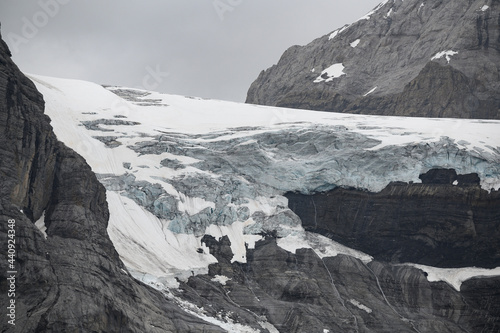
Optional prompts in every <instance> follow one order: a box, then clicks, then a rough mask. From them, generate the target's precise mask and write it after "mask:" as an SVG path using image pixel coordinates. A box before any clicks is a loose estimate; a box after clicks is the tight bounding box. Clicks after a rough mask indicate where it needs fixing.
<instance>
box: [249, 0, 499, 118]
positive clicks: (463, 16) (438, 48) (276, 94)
mask: <svg viewBox="0 0 500 333" xmlns="http://www.w3.org/2000/svg"><path fill="white" fill-rule="evenodd" d="M499 15H500V4H499V3H498V1H494V0H487V1H484V0H475V1H467V2H463V1H454V0H444V1H423V0H406V1H401V0H389V1H384V2H382V3H381V4H380V5H379V6H377V8H376V9H375V10H374V11H372V12H371V13H370V15H367V16H365V17H363V18H361V19H360V20H358V21H356V22H354V23H352V24H350V25H348V26H344V27H342V28H340V29H337V30H335V31H334V32H333V33H331V34H328V35H325V36H323V37H320V38H318V39H316V40H314V41H312V42H311V43H309V44H308V45H305V46H293V47H291V48H289V49H288V50H287V51H286V52H285V53H284V54H283V55H282V57H281V58H280V60H279V62H278V63H277V64H276V65H274V66H272V67H271V68H269V69H267V70H265V71H262V72H261V73H260V75H259V77H258V78H257V79H256V80H255V82H254V83H253V84H252V85H251V87H250V89H249V90H248V94H247V100H246V102H247V103H253V104H263V105H275V106H284V107H293V108H300V109H311V110H324V111H335V112H349V113H362V114H380V115H400V116H419V117H454V118H477V119H500V97H499V96H500V76H499V70H500V53H499V51H500V29H499V24H500V22H499V20H498V17H499ZM352 45H356V46H355V47H353V46H352ZM334 64H341V65H342V66H343V73H344V74H345V75H344V74H343V75H341V76H340V75H339V76H329V75H328V73H326V72H325V70H326V69H328V68H330V67H331V66H332V65H334Z"/></svg>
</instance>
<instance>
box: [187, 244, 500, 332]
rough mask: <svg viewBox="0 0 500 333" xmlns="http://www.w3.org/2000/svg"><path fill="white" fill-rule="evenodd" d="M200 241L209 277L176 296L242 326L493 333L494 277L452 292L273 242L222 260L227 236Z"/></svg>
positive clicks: (400, 272) (403, 272)
mask: <svg viewBox="0 0 500 333" xmlns="http://www.w3.org/2000/svg"><path fill="white" fill-rule="evenodd" d="M204 241H205V242H206V243H207V245H209V247H210V252H211V253H212V254H213V255H215V256H216V257H217V258H218V260H219V262H218V263H217V264H212V265H211V266H210V270H209V273H208V275H198V276H194V277H191V278H190V279H189V281H188V282H187V283H183V284H181V290H182V295H183V297H185V298H186V299H189V300H190V301H191V302H192V303H194V304H197V306H199V307H204V308H205V309H209V310H208V311H213V312H214V313H218V314H221V313H225V314H228V315H229V316H231V317H232V318H233V319H235V320H238V321H240V322H245V323H247V324H248V325H252V323H253V326H255V321H257V322H258V321H259V318H260V320H263V318H265V319H267V320H268V321H269V322H270V323H271V324H272V325H274V327H275V328H277V329H278V330H279V331H280V332H287V333H294V332H304V331H307V332H312V333H324V332H326V331H329V332H450V333H451V332H454V333H455V332H481V331H483V332H496V331H497V330H498V328H499V324H500V322H499V318H500V312H499V308H498V306H497V305H496V304H498V303H495V302H497V301H498V295H499V290H500V286H499V284H498V283H499V281H500V279H498V278H488V279H473V280H471V281H467V282H466V283H464V287H462V290H463V291H462V292H458V291H456V290H455V289H453V288H452V287H451V286H450V285H448V284H446V283H444V282H429V281H428V280H427V277H426V273H424V272H423V271H421V270H419V269H416V268H413V267H410V266H404V265H394V264H389V263H382V262H379V261H372V262H369V263H366V262H363V261H361V260H359V259H356V258H353V257H350V256H346V255H338V256H336V257H327V258H323V259H322V258H320V257H319V256H318V255H317V253H316V252H315V251H314V250H312V249H299V250H297V251H296V253H290V252H287V251H286V250H284V249H282V248H280V247H278V246H277V244H276V239H275V238H273V237H267V238H266V239H265V240H262V241H259V242H257V243H256V246H255V249H249V250H248V251H247V263H246V264H241V263H231V262H230V261H229V258H230V257H231V254H230V248H229V246H228V245H229V244H228V242H229V240H228V239H227V237H223V238H221V239H219V240H216V239H214V238H213V237H207V238H205V240H204ZM221 277H222V278H224V279H223V280H221ZM221 281H222V282H221ZM256 318H257V319H256Z"/></svg>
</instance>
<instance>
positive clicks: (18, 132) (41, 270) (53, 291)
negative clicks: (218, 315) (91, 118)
mask: <svg viewBox="0 0 500 333" xmlns="http://www.w3.org/2000/svg"><path fill="white" fill-rule="evenodd" d="M43 112H44V101H43V98H42V95H41V94H40V93H39V92H38V91H37V90H36V88H35V86H34V84H33V83H32V82H31V81H30V80H29V79H27V78H26V77H25V76H24V75H23V74H22V73H21V72H20V71H19V69H18V68H17V67H16V66H15V65H14V63H13V62H12V60H11V59H10V52H9V50H8V48H7V46H6V44H5V43H4V42H3V41H1V43H0V170H1V172H0V184H1V186H0V191H1V195H0V221H1V223H0V234H1V238H2V246H5V247H4V251H2V272H1V276H2V279H1V281H2V282H1V286H2V292H4V295H3V296H2V309H4V310H3V311H2V316H3V319H2V321H1V324H0V325H1V326H0V330H1V331H2V332H200V331H209V332H222V331H223V330H222V329H220V328H219V327H218V326H214V325H211V324H209V323H207V322H204V321H202V320H200V319H199V318H197V317H195V316H193V315H190V314H188V313H186V312H185V311H183V310H181V308H180V307H178V306H177V305H176V304H174V303H172V302H165V297H164V296H163V294H162V293H161V292H159V291H157V290H154V289H152V288H150V287H147V286H145V285H143V284H141V283H139V282H138V281H136V280H134V279H133V278H132V277H131V276H130V275H129V274H128V273H127V272H126V270H125V266H124V265H123V263H122V262H121V261H120V259H119V256H118V253H117V252H116V251H115V249H114V247H113V244H112V243H111V241H110V239H109V237H108V234H107V232H106V227H107V224H108V218H109V212H108V205H107V202H106V191H105V189H104V187H103V186H102V185H101V184H100V183H99V182H98V180H97V178H96V176H95V174H94V173H93V172H92V171H91V169H90V167H89V166H88V164H87V163H86V162H85V160H84V159H83V158H82V157H81V156H80V155H78V154H76V153H75V152H74V151H73V150H71V149H70V148H68V147H67V146H65V145H64V144H63V143H62V142H60V141H58V140H57V138H56V135H55V134H54V132H53V130H52V127H51V126H50V124H49V122H50V119H49V117H47V116H46V115H45V114H44V113H43ZM7 242H8V244H9V251H8V252H7V251H6V250H7ZM11 245H13V246H15V248H13V247H11ZM12 251H13V252H12ZM8 254H9V255H8ZM8 259H10V260H9V261H8ZM7 263H9V266H7ZM7 277H9V278H10V280H7ZM12 278H13V279H14V280H15V281H14V280H12ZM7 290H9V292H7ZM7 296H8V297H7ZM7 306H10V307H11V309H9V310H8V312H7V313H6V311H5V309H7ZM12 306H14V308H12ZM6 315H7V316H6ZM5 318H7V319H8V320H6V319H5Z"/></svg>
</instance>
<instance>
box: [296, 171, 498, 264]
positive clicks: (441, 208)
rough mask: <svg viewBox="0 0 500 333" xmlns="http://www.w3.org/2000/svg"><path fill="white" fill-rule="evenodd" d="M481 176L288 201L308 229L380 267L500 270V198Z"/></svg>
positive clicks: (439, 174) (431, 178) (444, 176)
mask: <svg viewBox="0 0 500 333" xmlns="http://www.w3.org/2000/svg"><path fill="white" fill-rule="evenodd" d="M476 177H477V175H474V174H471V175H459V176H457V174H456V172H455V170H453V169H449V170H430V171H429V172H427V173H426V174H423V175H421V176H420V178H421V179H422V182H423V183H422V184H416V183H415V184H408V183H402V182H401V183H396V182H395V183H391V184H389V185H388V186H387V187H386V188H385V189H384V190H382V191H381V192H379V193H370V192H365V191H360V190H355V189H345V188H337V189H334V190H332V191H330V192H326V193H318V194H314V195H311V196H307V195H302V194H297V193H289V194H287V195H286V196H287V198H288V200H289V206H290V208H291V209H292V210H293V211H294V212H295V213H296V214H297V215H298V216H299V217H300V218H301V220H302V224H303V226H304V227H305V228H306V229H307V230H310V231H314V232H319V233H321V234H323V235H326V236H328V237H330V238H332V239H334V240H336V241H338V242H340V243H342V244H345V245H347V246H350V247H353V248H356V249H359V250H361V251H364V252H366V253H368V254H370V255H372V256H374V257H375V258H377V259H379V260H384V261H389V262H413V263H420V264H425V265H430V266H439V267H467V266H481V267H498V266H499V265H500V252H499V249H500V242H499V239H500V238H499V237H500V234H499V229H498V225H499V224H500V211H499V209H498V207H500V192H498V191H492V192H490V193H488V192H487V191H484V190H482V189H481V187H480V186H479V185H477V184H478V180H477V179H476ZM456 179H458V180H459V182H458V185H456V186H454V185H452V184H451V183H452V182H454V181H455V180H456Z"/></svg>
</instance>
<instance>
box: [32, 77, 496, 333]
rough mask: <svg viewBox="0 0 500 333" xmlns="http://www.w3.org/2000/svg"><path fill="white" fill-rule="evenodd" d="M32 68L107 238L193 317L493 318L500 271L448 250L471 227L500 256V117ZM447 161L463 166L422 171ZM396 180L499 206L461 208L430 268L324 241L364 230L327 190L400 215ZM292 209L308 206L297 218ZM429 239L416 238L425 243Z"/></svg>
mask: <svg viewBox="0 0 500 333" xmlns="http://www.w3.org/2000/svg"><path fill="white" fill-rule="evenodd" d="M30 78H31V79H32V80H33V81H34V82H35V83H36V85H37V88H38V89H39V90H40V91H41V92H42V94H43V96H44V98H45V100H46V103H47V107H46V110H47V113H48V114H49V115H50V117H51V119H52V125H53V126H54V130H55V132H56V134H57V136H58V138H59V139H61V140H62V141H64V142H65V143H66V144H68V145H69V146H71V147H72V148H73V149H75V150H76V151H77V152H79V153H80V154H82V155H83V156H84V157H85V159H86V160H87V162H88V163H89V164H90V165H91V166H92V169H93V171H94V172H95V173H96V174H97V177H98V179H99V180H100V182H101V183H102V184H104V186H105V187H106V189H107V201H108V204H109V209H110V223H109V226H108V233H109V235H110V238H111V240H112V241H113V245H114V246H115V247H116V249H117V251H118V253H119V254H120V258H121V259H122V260H123V262H124V263H125V265H126V267H127V270H128V271H129V272H130V273H131V274H132V275H133V276H134V277H135V278H136V279H138V280H141V281H143V282H145V283H147V284H149V285H151V286H153V287H154V288H157V289H159V290H161V291H162V292H164V293H165V297H167V299H169V300H170V301H172V302H175V303H177V304H179V305H180V306H181V307H182V308H183V309H185V310H186V311H187V312H188V313H190V314H194V315H197V316H198V317H199V318H201V319H203V320H207V321H210V322H213V323H215V324H217V325H219V326H220V327H222V328H224V329H227V330H229V331H231V329H233V330H234V327H235V325H240V326H237V327H238V328H237V330H236V331H248V332H257V331H261V332H266V331H268V332H276V331H279V332H300V331H302V330H304V329H305V328H306V327H307V328H308V329H309V330H311V331H312V332H316V331H317V332H320V333H324V332H325V330H327V331H330V332H341V331H342V332H350V331H352V332H355V331H357V332H393V331H394V329H397V330H398V331H400V332H414V331H417V330H418V331H420V332H436V331H439V332H457V331H471V330H472V331H473V330H475V329H478V330H484V331H490V332H494V331H495V330H496V329H497V328H498V325H499V322H500V314H499V313H500V311H499V309H498V308H497V307H496V306H485V305H484V303H481V302H478V299H480V298H485V299H489V302H490V303H488V304H497V303H498V302H497V298H498V297H497V296H496V295H497V293H496V290H497V288H499V285H498V283H499V282H500V278H499V277H498V275H500V271H499V269H498V268H496V269H493V270H490V269H473V268H470V267H466V266H467V265H470V264H471V261H470V260H469V259H467V258H464V259H463V260H458V261H457V260H455V259H456V258H450V257H447V256H448V255H449V253H448V254H447V253H446V251H441V249H440V248H439V247H442V246H444V245H446V244H447V242H450V241H452V242H453V241H454V240H456V239H460V237H462V233H461V231H462V230H464V229H465V230H473V229H474V228H475V229H476V231H477V232H476V234H475V235H474V234H473V233H469V234H468V236H470V237H471V238H470V239H469V241H464V242H463V244H462V246H463V247H464V251H469V252H470V253H474V251H476V252H475V253H477V254H478V255H480V256H481V260H483V261H482V262H479V261H478V265H479V264H481V265H483V264H484V266H487V267H497V266H500V265H498V262H499V261H498V253H497V249H498V244H497V243H495V239H496V238H495V237H492V238H491V239H489V240H488V241H483V242H481V240H482V239H487V238H488V236H491V235H492V234H494V233H495V232H496V231H495V230H497V227H498V224H499V221H498V216H496V215H494V213H495V212H496V210H495V207H496V205H497V201H498V199H497V197H498V188H499V186H500V163H499V155H500V154H499V151H498V144H497V143H498V142H499V141H500V137H499V135H500V134H499V133H500V132H499V131H498V128H499V126H500V124H499V122H498V121H479V120H456V119H440V120H437V119H423V118H422V119H409V118H401V117H377V116H362V115H343V114H336V113H323V112H308V111H303V110H292V109H282V108H270V107H260V106H253V105H245V104H238V103H230V102H222V101H215V100H202V99H198V98H188V97H182V96H172V95H164V94H158V93H154V92H148V91H144V90H138V89H127V88H120V87H106V88H103V87H101V86H99V85H96V84H92V83H89V82H82V81H75V80H62V79H54V78H46V77H40V76H30ZM88 96H92V98H91V99H89V98H88ZM438 169H453V170H455V171H454V172H456V173H455V174H454V176H451V177H450V176H448V177H447V176H439V175H438V176H426V175H425V174H429V175H432V174H434V173H436V172H437V173H438V174H439V173H440V171H433V170H438ZM457 173H458V174H459V176H457V175H456V174H457ZM445 174H446V173H445ZM421 175H423V176H421ZM419 176H421V178H422V179H423V180H425V181H424V182H423V183H421V180H420V178H419ZM441 179H445V180H446V181H445V182H444V183H443V182H442V181H441ZM456 179H458V181H457V182H455V180H456ZM396 181H401V182H407V183H406V184H404V186H403V185H401V188H405V189H409V194H408V195H401V197H404V198H405V200H408V203H410V204H414V205H419V204H420V206H421V209H422V210H423V211H427V210H428V209H430V208H432V209H437V208H438V209H442V212H443V214H447V213H449V214H452V213H453V209H455V208H454V207H455V206H453V205H455V204H457V203H456V199H457V198H456V196H449V197H447V196H446V195H445V196H444V198H442V200H444V201H441V202H440V201H439V200H436V199H438V198H441V193H446V192H454V191H457V196H461V195H464V193H465V195H464V196H465V197H466V198H469V197H471V198H475V199H474V200H477V204H476V203H475V205H477V206H478V207H476V208H474V209H477V212H475V213H474V214H478V215H477V216H480V215H481V214H483V215H484V216H490V218H489V219H488V218H486V219H487V221H489V223H484V222H483V220H482V219H481V218H478V219H475V218H472V219H467V220H463V216H462V212H461V211H460V212H458V213H457V214H456V220H454V221H451V222H450V224H457V227H456V230H455V231H454V232H449V233H448V236H449V238H448V239H439V237H435V239H434V240H433V241H435V242H436V244H437V245H438V247H437V248H436V250H435V253H436V256H438V257H439V256H443V257H441V261H440V262H438V261H435V262H432V264H440V265H442V266H445V267H447V268H436V267H429V266H423V265H417V266H415V264H429V263H431V262H429V261H425V257H421V258H415V261H414V262H413V263H405V262H402V261H401V260H405V258H404V257H403V256H399V257H398V256H391V255H390V252H387V253H385V254H384V255H385V257H384V256H380V253H373V254H372V253H370V252H368V253H362V252H360V251H357V250H355V249H352V248H348V247H346V246H343V245H342V244H341V243H337V242H335V241H334V240H332V239H331V238H333V239H336V240H339V241H340V242H344V241H345V240H346V239H352V238H354V239H358V240H360V239H361V238H359V237H360V234H359V233H357V231H359V230H362V228H357V227H356V228H354V229H351V230H350V229H349V228H343V229H341V230H342V232H346V239H339V238H336V237H335V235H333V234H332V233H331V232H328V226H326V227H324V228H323V225H322V223H323V220H324V217H326V218H327V219H328V214H325V216H323V210H324V209H325V208H328V207H329V204H324V205H323V204H322V203H321V202H320V200H321V199H318V196H321V195H326V196H328V194H329V193H330V191H339V190H342V189H349V188H352V189H354V190H355V191H357V192H358V193H361V194H362V195H363V196H369V197H372V198H374V200H375V205H380V204H383V203H384V201H383V200H382V199H380V198H381V197H383V196H384V191H386V192H387V191H389V192H392V193H393V194H394V200H395V202H396V210H397V209H398V204H397V203H398V202H399V204H401V203H402V202H403V201H401V200H400V201H398V196H397V195H395V194H396V192H394V186H395V185H394V184H392V185H391V182H396ZM409 182H413V183H414V184H413V185H412V184H410V183H409ZM436 182H437V183H436ZM440 182H441V183H440ZM454 184H455V185H454ZM391 186H392V187H391ZM455 187H456V188H455ZM417 189H420V190H417ZM380 191H382V192H380ZM378 192H380V193H381V194H382V195H378V194H377V193H378ZM287 193H288V195H287V196H288V198H290V200H289V199H287V197H285V195H286V194H287ZM290 193H295V195H296V197H295V198H294V199H293V200H292V199H291V198H292V197H291V195H290ZM475 194H479V195H478V196H477V198H476V196H475ZM311 195H313V197H314V201H311ZM297 198H298V199H297ZM344 199H346V201H349V200H352V199H349V198H348V197H347V196H344ZM316 202H317V203H318V205H316ZM313 203H314V204H313ZM362 203H363V201H362V200H358V201H356V202H355V203H354V204H349V205H345V206H343V207H344V208H345V209H346V215H345V216H346V217H347V218H349V219H352V220H353V222H356V221H358V222H362V221H363V220H362V219H361V214H363V218H365V219H366V218H368V217H369V214H372V213H373V212H372V213H370V211H361V213H360V215H359V219H358V218H357V217H356V216H357V214H356V213H355V212H356V211H360V209H359V208H358V205H359V204H362ZM311 204H312V205H311ZM315 205H316V206H315ZM433 205H437V206H439V207H436V206H433ZM289 206H290V207H289ZM294 206H296V207H299V206H301V207H302V211H300V210H297V213H298V214H299V215H296V214H295V213H294V212H293V211H292V210H291V208H292V209H295V208H294ZM311 208H312V209H311ZM492 211H493V215H488V214H491V212H492ZM302 212H305V214H302ZM311 212H312V214H311ZM351 214H352V215H351ZM375 214H376V211H375ZM465 216H467V213H466V212H465ZM299 217H300V218H299ZM385 217H386V218H387V220H386V221H385V222H387V224H386V225H383V228H384V229H387V228H389V231H392V232H393V234H394V235H395V237H397V238H399V237H401V239H404V238H405V237H407V236H408V237H412V236H414V235H413V234H412V233H414V231H412V230H409V229H404V228H401V227H399V225H400V223H399V219H398V216H397V215H395V216H391V214H387V215H386V216H385ZM407 218H408V221H409V224H410V225H411V224H412V223H417V225H418V224H419V223H422V222H425V223H427V224H428V225H430V226H433V227H435V228H438V227H439V225H440V224H441V222H442V221H439V220H433V219H432V217H431V218H429V217H428V218H426V219H425V220H424V221H420V222H419V219H420V212H419V210H416V211H412V212H409V213H408V216H407ZM411 221H413V222H411ZM364 223H365V222H362V223H361V224H364ZM349 224H350V222H348V221H347V222H346V225H349ZM422 226H423V228H424V229H425V230H424V231H425V232H428V234H429V235H434V236H436V235H437V234H433V231H432V230H429V229H428V228H427V226H426V225H425V224H422ZM304 227H305V228H307V230H311V231H316V232H322V230H321V229H324V230H327V232H324V233H323V234H324V236H321V235H319V234H317V233H312V232H308V231H307V230H306V229H304ZM48 234H49V238H50V226H49V227H48ZM364 235H366V234H364ZM325 236H326V237H325ZM361 236H363V234H361ZM378 236H379V235H377V234H376V233H373V242H374V243H373V245H374V247H375V248H384V247H383V246H382V244H383V242H385V241H386V240H385V239H384V238H383V237H382V238H380V237H378ZM424 236H425V235H424V234H422V236H421V237H420V238H418V237H417V238H416V239H415V243H413V245H412V246H415V247H416V248H418V249H419V250H421V251H422V252H426V253H429V252H428V251H429V247H428V246H429V241H428V239H425V237H424ZM422 240H423V241H422ZM470 240H473V241H474V242H471V241H470ZM401 243H402V244H399V245H397V246H401V245H402V248H400V249H403V250H405V242H401ZM478 243H482V246H484V248H481V250H483V249H485V250H484V251H483V252H480V251H478V250H477V249H476V248H475V247H474V246H475V245H474V244H478ZM346 244H349V245H350V246H352V247H357V246H356V242H354V243H348V242H346ZM377 244H378V245H377ZM430 244H431V245H432V243H430ZM415 247H413V248H410V250H411V249H414V248H415ZM358 249H359V248H358ZM392 249H394V248H392ZM406 250H407V249H406ZM431 253H432V252H431ZM479 253H480V254H479ZM374 257H375V258H374ZM428 257H429V256H427V258H428ZM443 258H444V260H443ZM378 259H382V260H383V261H379V260H378ZM400 259H401V260H400ZM472 262H473V261H472ZM450 266H451V267H455V268H454V269H450V268H448V267H450ZM488 276H490V277H488ZM479 277H482V278H479ZM442 281H446V282H442ZM471 304H474V306H472V305H471ZM449 309H453V310H449ZM389 323H390V324H389ZM230 327H233V328H230Z"/></svg>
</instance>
